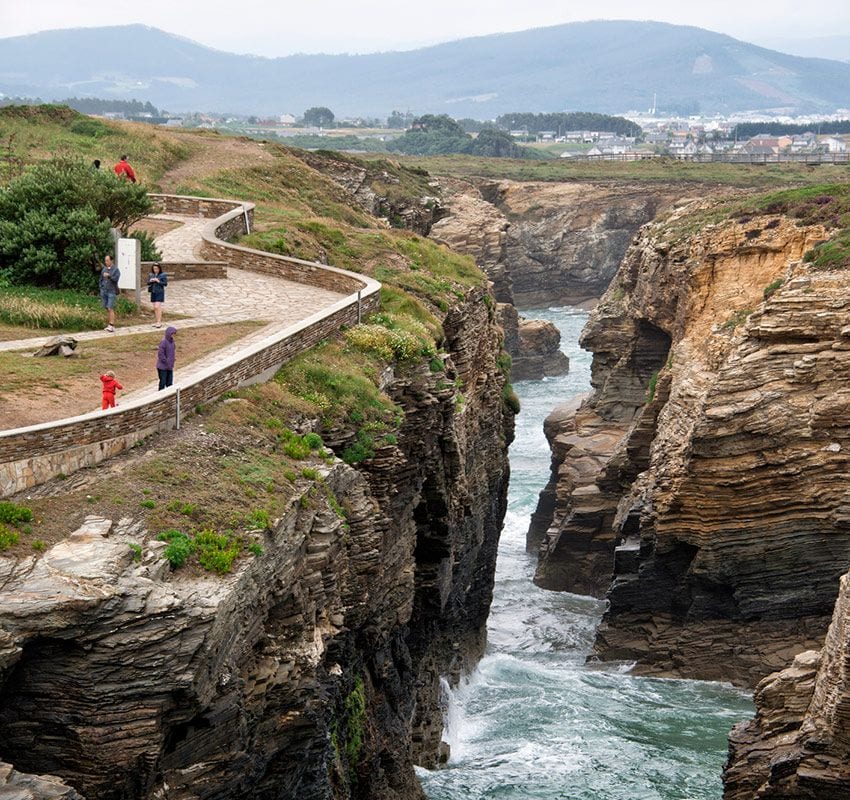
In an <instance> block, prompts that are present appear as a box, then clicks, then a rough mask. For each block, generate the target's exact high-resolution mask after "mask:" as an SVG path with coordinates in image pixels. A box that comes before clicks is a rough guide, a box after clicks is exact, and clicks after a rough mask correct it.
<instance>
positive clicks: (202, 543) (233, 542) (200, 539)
mask: <svg viewBox="0 0 850 800" xmlns="http://www.w3.org/2000/svg"><path fill="white" fill-rule="evenodd" d="M195 547H196V549H197V551H198V561H199V563H200V565H201V566H202V567H203V568H204V569H205V570H207V571H208V572H215V573H216V574H218V575H224V574H225V573H228V572H230V570H231V568H232V566H233V562H234V561H235V560H236V557H237V556H238V555H239V551H240V550H241V546H240V544H239V541H238V540H237V539H235V538H232V537H230V536H228V535H226V534H223V533H216V532H215V531H211V530H204V531H200V532H198V534H197V535H196V536H195Z"/></svg>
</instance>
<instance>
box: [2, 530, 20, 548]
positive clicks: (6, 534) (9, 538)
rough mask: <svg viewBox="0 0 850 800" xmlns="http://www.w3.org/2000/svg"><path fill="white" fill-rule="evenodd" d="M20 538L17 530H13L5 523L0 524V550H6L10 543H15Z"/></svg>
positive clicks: (10, 545)
mask: <svg viewBox="0 0 850 800" xmlns="http://www.w3.org/2000/svg"><path fill="white" fill-rule="evenodd" d="M20 538H21V537H20V534H19V533H18V532H17V531H13V530H11V529H10V528H7V527H6V526H5V525H0V552H2V551H3V550H8V549H9V548H10V547H12V545H15V544H17V543H18V540H19V539H20Z"/></svg>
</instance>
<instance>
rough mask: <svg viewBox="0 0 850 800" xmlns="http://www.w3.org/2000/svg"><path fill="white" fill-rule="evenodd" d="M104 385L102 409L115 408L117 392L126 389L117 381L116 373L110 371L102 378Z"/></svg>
mask: <svg viewBox="0 0 850 800" xmlns="http://www.w3.org/2000/svg"><path fill="white" fill-rule="evenodd" d="M100 380H101V383H102V384H103V404H102V405H101V408H115V390H116V389H123V388H124V387H123V386H122V385H121V384H120V383H118V381H116V380H115V373H114V372H113V371H112V370H111V369H110V370H107V371H106V372H104V373H103V375H101V376H100Z"/></svg>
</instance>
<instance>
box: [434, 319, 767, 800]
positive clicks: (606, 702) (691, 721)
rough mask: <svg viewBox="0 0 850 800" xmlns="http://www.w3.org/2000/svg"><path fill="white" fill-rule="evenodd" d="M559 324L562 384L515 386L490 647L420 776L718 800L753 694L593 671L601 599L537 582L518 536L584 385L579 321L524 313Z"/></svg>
mask: <svg viewBox="0 0 850 800" xmlns="http://www.w3.org/2000/svg"><path fill="white" fill-rule="evenodd" d="M523 314H524V315H526V316H528V317H530V318H535V319H537V318H540V319H545V320H547V321H549V322H553V323H555V324H556V325H557V327H558V328H559V330H560V332H561V336H562V339H561V346H562V349H563V350H564V351H565V352H566V353H567V355H568V356H569V358H570V372H569V374H568V375H563V376H558V377H550V378H546V379H544V380H542V381H522V382H518V383H516V384H514V387H515V389H516V391H517V394H518V395H519V397H520V400H521V403H522V410H521V411H520V414H519V416H518V417H517V418H516V438H515V439H514V442H513V443H512V445H511V448H510V461H511V484H510V489H509V493H508V511H507V515H506V517H505V527H504V529H503V531H502V537H501V541H500V545H499V557H498V562H497V568H496V586H495V591H494V597H493V604H492V606H491V609H490V618H489V622H488V649H487V653H486V655H485V656H484V658H483V659H482V661H481V662H480V663H479V665H478V667H477V669H476V670H475V672H474V673H473V674H472V676H470V677H469V678H468V679H467V680H466V681H464V682H463V683H462V684H461V686H460V687H458V688H457V689H456V690H454V691H452V692H451V693H450V702H449V707H448V713H447V729H446V733H445V736H446V738H447V740H448V741H449V743H450V745H451V753H452V755H451V759H450V760H449V763H448V765H447V766H446V767H445V768H443V769H440V770H436V771H426V770H420V771H419V775H420V778H421V779H422V781H423V784H424V787H425V791H426V794H427V795H428V797H429V798H431V800H473V798H484V797H488V798H489V797H500V798H509V799H510V800H521V799H522V800H555V798H567V797H568V798H570V800H591V799H593V798H600V797H602V798H629V800H632V799H633V798H634V799H636V800H637V799H640V800H681V798H685V797H687V798H693V800H715V799H716V798H719V797H720V796H721V794H722V786H721V779H720V773H721V769H722V767H723V762H724V760H725V756H726V737H727V735H728V733H729V730H730V728H731V727H732V725H733V724H735V723H736V722H738V721H740V720H743V719H746V718H748V717H749V716H751V715H752V703H751V702H750V699H749V693H748V692H743V691H740V690H738V689H736V688H733V687H732V686H731V685H730V684H728V683H709V682H702V681H689V680H669V679H653V678H645V677H638V676H634V675H631V674H629V672H628V669H627V668H628V666H629V665H628V664H626V663H614V664H604V665H599V664H587V663H586V662H585V659H586V656H588V655H589V654H590V653H591V652H592V647H593V640H594V636H595V631H596V626H597V625H598V623H599V620H600V618H601V616H602V611H603V608H604V603H603V602H602V601H601V600H597V599H595V598H592V597H587V596H581V595H577V594H569V593H565V592H552V591H547V590H544V589H540V588H537V587H535V586H534V585H533V584H532V579H533V577H534V572H535V568H536V565H537V557H536V554H535V553H528V552H526V547H525V536H526V531H527V529H528V524H529V518H530V515H531V513H532V512H533V511H534V509H535V506H536V503H537V496H538V492H539V491H540V489H541V487H542V486H543V484H544V483H545V481H546V479H547V476H548V472H549V461H550V456H549V449H548V446H547V443H546V439H545V437H544V435H543V420H544V418H545V417H546V416H547V415H548V414H549V413H550V411H551V410H552V407H553V405H555V404H556V403H562V402H564V401H565V400H567V399H569V398H570V397H571V396H574V395H578V394H582V393H584V392H586V391H588V389H589V388H590V361H591V359H590V354H589V353H588V352H586V351H584V350H582V349H580V348H579V347H578V338H579V334H580V332H581V329H582V326H583V325H584V323H585V321H586V319H587V313H586V312H583V311H581V310H580V309H576V308H556V309H548V310H533V311H524V312H523Z"/></svg>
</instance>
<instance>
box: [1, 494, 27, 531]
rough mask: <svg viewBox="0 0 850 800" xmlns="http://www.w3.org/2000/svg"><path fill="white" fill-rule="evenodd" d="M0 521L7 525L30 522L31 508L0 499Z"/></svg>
mask: <svg viewBox="0 0 850 800" xmlns="http://www.w3.org/2000/svg"><path fill="white" fill-rule="evenodd" d="M0 522H5V523H8V524H9V525H19V524H20V523H22V522H32V509H31V508H27V507H26V506H19V505H18V504H17V503H12V502H10V501H8V500H0Z"/></svg>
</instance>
